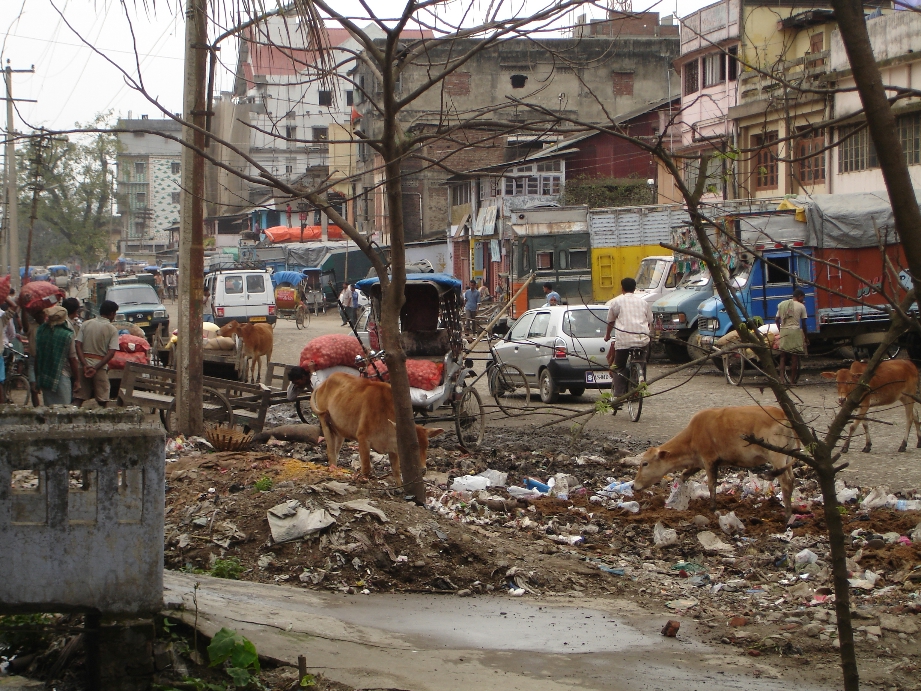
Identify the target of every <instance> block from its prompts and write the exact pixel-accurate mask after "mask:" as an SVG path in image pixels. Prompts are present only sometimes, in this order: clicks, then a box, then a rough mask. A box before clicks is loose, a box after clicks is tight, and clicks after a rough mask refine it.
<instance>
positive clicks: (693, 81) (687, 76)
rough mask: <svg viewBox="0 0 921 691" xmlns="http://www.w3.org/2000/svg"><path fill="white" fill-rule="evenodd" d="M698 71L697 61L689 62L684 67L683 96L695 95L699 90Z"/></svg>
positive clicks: (698, 64)
mask: <svg viewBox="0 0 921 691" xmlns="http://www.w3.org/2000/svg"><path fill="white" fill-rule="evenodd" d="M699 71H700V62H699V61H698V60H691V62H689V63H688V64H687V65H685V66H684V94H685V96H687V95H688V94H695V93H697V90H698V89H699V88H700V85H699V79H698V77H699V74H698V73H699Z"/></svg>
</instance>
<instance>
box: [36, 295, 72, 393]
mask: <svg viewBox="0 0 921 691" xmlns="http://www.w3.org/2000/svg"><path fill="white" fill-rule="evenodd" d="M75 336H76V335H75V334H74V331H73V329H72V328H71V327H70V322H69V321H68V319H67V309H66V308H65V307H64V306H63V305H54V306H53V307H48V308H47V309H46V310H45V321H44V323H42V324H41V325H40V326H39V327H38V331H37V332H36V334H35V381H36V383H37V384H38V388H39V389H41V392H42V401H43V402H44V404H45V405H70V404H71V402H72V400H73V388H74V382H73V373H74V372H76V371H78V369H77V350H76V347H75V345H74V341H75Z"/></svg>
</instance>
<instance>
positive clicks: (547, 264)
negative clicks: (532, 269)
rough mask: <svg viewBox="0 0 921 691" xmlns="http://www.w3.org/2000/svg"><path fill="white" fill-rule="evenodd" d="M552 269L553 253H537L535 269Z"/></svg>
mask: <svg viewBox="0 0 921 691" xmlns="http://www.w3.org/2000/svg"><path fill="white" fill-rule="evenodd" d="M552 268H553V252H538V253H537V269H538V271H539V270H541V269H552Z"/></svg>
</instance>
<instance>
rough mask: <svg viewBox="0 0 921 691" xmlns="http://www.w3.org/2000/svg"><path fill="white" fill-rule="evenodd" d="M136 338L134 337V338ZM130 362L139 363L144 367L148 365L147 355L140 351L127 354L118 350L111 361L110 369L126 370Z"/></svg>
mask: <svg viewBox="0 0 921 691" xmlns="http://www.w3.org/2000/svg"><path fill="white" fill-rule="evenodd" d="M132 338H134V336H132ZM129 362H139V363H141V364H142V365H146V364H147V353H145V352H143V351H140V350H138V351H137V352H134V353H126V352H125V351H123V350H116V351H115V355H113V356H112V359H111V360H109V369H125V365H126V364H127V363H129Z"/></svg>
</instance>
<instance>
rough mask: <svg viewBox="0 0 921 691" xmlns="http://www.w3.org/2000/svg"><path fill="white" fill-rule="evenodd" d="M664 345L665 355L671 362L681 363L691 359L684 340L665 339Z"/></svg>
mask: <svg viewBox="0 0 921 691" xmlns="http://www.w3.org/2000/svg"><path fill="white" fill-rule="evenodd" d="M662 347H663V348H665V357H666V358H668V359H669V361H670V362H674V363H675V364H679V365H680V364H682V363H684V362H687V361H688V360H689V359H690V358H689V357H688V347H687V344H686V343H685V342H684V341H681V340H679V339H674V340H671V339H670V340H668V341H663V343H662Z"/></svg>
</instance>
